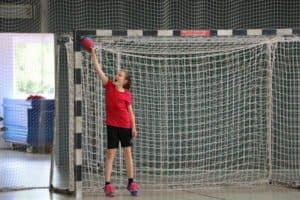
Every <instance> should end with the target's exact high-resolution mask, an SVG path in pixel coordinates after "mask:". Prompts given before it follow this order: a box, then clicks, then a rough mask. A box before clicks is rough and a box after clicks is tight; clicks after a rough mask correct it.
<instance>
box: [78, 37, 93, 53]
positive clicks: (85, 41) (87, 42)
mask: <svg viewBox="0 0 300 200" xmlns="http://www.w3.org/2000/svg"><path fill="white" fill-rule="evenodd" d="M80 44H81V46H82V47H83V48H84V49H85V50H87V51H88V52H91V50H92V48H93V47H94V41H93V40H92V38H90V37H84V38H81V39H80Z"/></svg>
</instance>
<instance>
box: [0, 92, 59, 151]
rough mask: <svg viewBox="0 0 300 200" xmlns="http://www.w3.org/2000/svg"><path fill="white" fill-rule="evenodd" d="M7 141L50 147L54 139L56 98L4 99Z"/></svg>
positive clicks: (5, 138)
mask: <svg viewBox="0 0 300 200" xmlns="http://www.w3.org/2000/svg"><path fill="white" fill-rule="evenodd" d="M3 111H4V126H5V127H6V128H7V130H5V131H4V135H3V138H4V140H5V141H8V142H12V143H16V144H24V145H28V146H32V147H33V148H44V147H50V146H51V145H52V140H53V127H54V123H53V121H54V100H29V101H26V100H21V99H8V98H4V100H3Z"/></svg>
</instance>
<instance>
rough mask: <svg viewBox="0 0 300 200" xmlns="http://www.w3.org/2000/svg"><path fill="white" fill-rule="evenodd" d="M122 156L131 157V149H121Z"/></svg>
mask: <svg viewBox="0 0 300 200" xmlns="http://www.w3.org/2000/svg"><path fill="white" fill-rule="evenodd" d="M123 153H124V156H131V147H125V148H123Z"/></svg>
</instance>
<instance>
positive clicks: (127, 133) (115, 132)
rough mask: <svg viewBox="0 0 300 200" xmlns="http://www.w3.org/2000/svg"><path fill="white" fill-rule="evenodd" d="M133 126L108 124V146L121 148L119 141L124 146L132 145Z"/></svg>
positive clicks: (109, 147)
mask: <svg viewBox="0 0 300 200" xmlns="http://www.w3.org/2000/svg"><path fill="white" fill-rule="evenodd" d="M131 139H132V135H131V128H120V127H115V126H107V148H108V149H117V148H119V142H121V146H122V147H131V146H132V142H131Z"/></svg>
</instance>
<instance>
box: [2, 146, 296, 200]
mask: <svg viewBox="0 0 300 200" xmlns="http://www.w3.org/2000/svg"><path fill="white" fill-rule="evenodd" d="M49 170H50V155H49V154H31V153H25V152H18V151H9V150H0V187H1V188H7V190H6V189H2V190H1V192H0V200H21V199H26V200H27V199H31V200H32V199H39V200H67V199H85V200H94V199H110V198H106V197H104V195H103V192H102V191H99V193H97V194H85V195H83V197H77V198H75V197H74V196H68V195H62V194H57V193H50V192H49V190H48V186H49ZM3 186H5V187H3ZM12 187H13V188H28V189H25V190H23V189H21V190H14V191H11V190H10V188H12ZM37 187H38V188H39V189H30V188H37ZM113 199H116V200H127V199H133V197H131V196H130V195H129V194H128V193H127V191H125V189H124V191H121V190H119V191H117V193H116V196H115V197H114V198H113ZM134 199H143V200H185V199H189V200H194V199H195V200H199V199H200V200H299V199H300V189H293V188H289V187H283V186H274V185H256V186H247V187H246V186H244V187H218V188H209V187H207V188H202V189H200V190H190V191H159V192H157V191H143V190H141V192H140V195H139V196H138V197H136V198H134Z"/></svg>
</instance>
